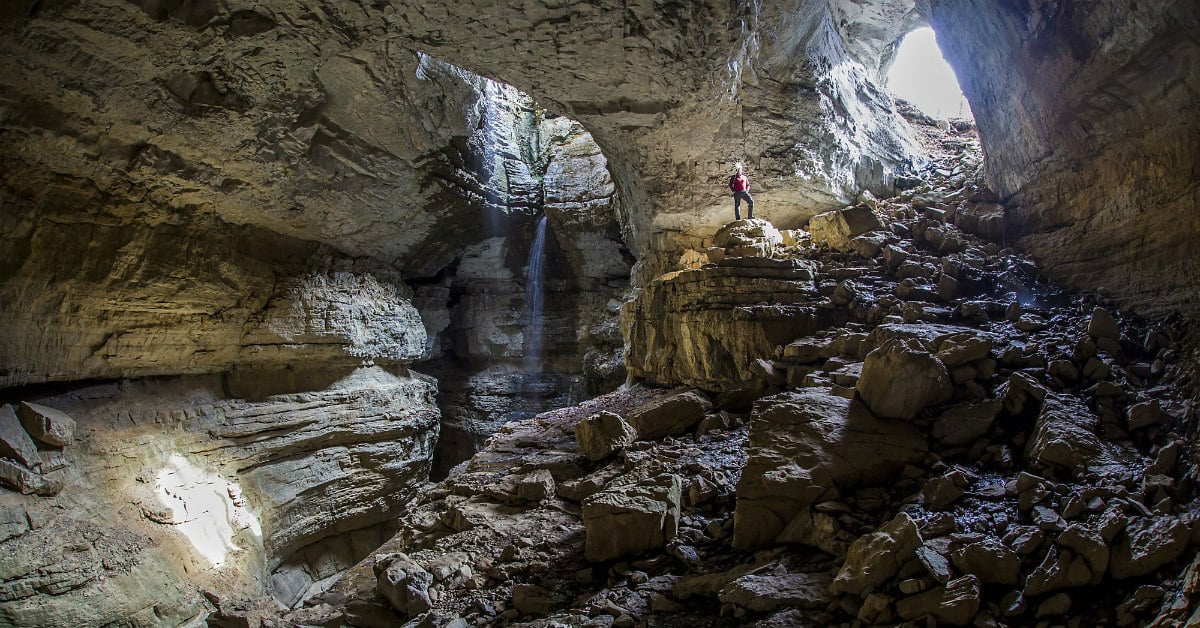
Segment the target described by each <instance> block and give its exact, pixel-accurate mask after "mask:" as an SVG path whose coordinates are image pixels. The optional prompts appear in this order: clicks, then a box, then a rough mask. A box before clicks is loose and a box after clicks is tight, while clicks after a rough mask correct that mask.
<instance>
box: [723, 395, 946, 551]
mask: <svg viewBox="0 0 1200 628" xmlns="http://www.w3.org/2000/svg"><path fill="white" fill-rule="evenodd" d="M927 450H928V447H927V445H926V442H925V439H924V437H923V436H921V434H920V432H919V431H917V429H916V428H915V427H913V426H912V425H911V424H909V423H907V422H905V421H895V420H891V419H880V418H877V417H876V416H874V415H872V414H871V413H870V411H868V410H867V408H866V406H864V405H863V404H862V403H860V402H858V401H852V400H850V399H846V398H844V397H838V396H836V395H833V394H832V393H831V392H830V391H829V390H828V389H818V388H809V389H804V390H800V391H794V392H786V393H781V394H778V395H774V396H771V397H766V398H764V399H761V400H760V401H759V402H758V403H757V404H756V405H755V408H754V411H753V413H752V414H751V417H750V440H749V443H748V446H747V453H748V456H749V458H748V460H747V462H746V466H745V468H744V470H743V472H742V479H741V481H740V482H739V483H738V485H737V505H736V507H735V509H734V539H733V542H734V545H735V546H736V547H739V548H744V549H749V548H757V547H763V546H766V545H769V544H772V543H774V542H776V537H778V536H779V535H780V533H782V532H783V531H784V529H785V528H786V527H787V526H788V524H789V523H790V522H791V521H792V520H793V519H794V518H795V517H797V516H799V515H801V514H802V513H805V512H806V510H807V508H808V507H809V506H810V505H812V504H815V503H817V502H818V501H821V500H822V499H824V498H825V497H826V496H828V495H831V494H835V493H836V492H837V491H851V490H853V489H854V488H855V487H859V486H870V485H880V484H885V483H889V482H892V481H894V479H895V477H896V474H898V473H899V472H900V471H901V470H902V469H903V468H904V467H905V466H906V465H908V464H910V463H912V462H914V461H918V460H920V459H921V458H922V457H924V455H925V453H926V451H927Z"/></svg>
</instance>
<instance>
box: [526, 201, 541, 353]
mask: <svg viewBox="0 0 1200 628" xmlns="http://www.w3.org/2000/svg"><path fill="white" fill-rule="evenodd" d="M527 268H528V270H527V271H526V275H525V306H526V307H527V308H528V309H529V323H528V324H527V325H526V327H525V362H524V367H525V369H524V370H525V373H527V374H529V373H537V372H539V371H541V368H542V331H543V327H544V326H545V322H546V321H545V317H544V316H543V313H542V311H543V309H544V307H545V303H546V293H545V282H546V217H545V216H542V219H541V220H539V221H538V225H537V233H536V235H534V238H533V246H531V247H529V263H528V265H527Z"/></svg>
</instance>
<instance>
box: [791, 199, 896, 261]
mask: <svg viewBox="0 0 1200 628" xmlns="http://www.w3.org/2000/svg"><path fill="white" fill-rule="evenodd" d="M882 228H883V224H882V223H881V222H879V216H877V215H875V211H874V210H873V209H871V206H870V205H866V204H862V205H855V206H853V207H847V208H845V209H834V210H831V211H827V212H823V213H820V214H817V215H816V216H813V217H812V218H811V219H809V221H808V231H809V233H811V234H812V240H813V242H815V243H817V244H824V245H825V246H828V247H829V248H831V249H834V250H835V251H850V250H853V248H854V242H853V239H854V237H855V236H859V235H862V234H864V233H867V232H868V231H875V230H876V229H882Z"/></svg>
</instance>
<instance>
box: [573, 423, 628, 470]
mask: <svg viewBox="0 0 1200 628" xmlns="http://www.w3.org/2000/svg"><path fill="white" fill-rule="evenodd" d="M637 436H638V433H637V430H635V429H634V428H633V426H632V425H630V424H629V423H627V422H626V421H625V419H623V418H621V416H620V415H618V414H613V413H612V412H599V413H597V414H593V415H592V416H590V417H588V418H586V419H584V420H582V421H580V422H579V424H578V425H576V426H575V442H576V443H577V444H578V445H579V452H580V453H582V454H583V455H584V457H586V458H587V459H588V460H592V461H596V460H603V459H604V458H607V457H608V456H609V455H611V454H612V453H613V452H615V451H618V450H620V449H621V448H623V447H625V446H626V445H628V444H629V443H632V442H633V441H635V440H637Z"/></svg>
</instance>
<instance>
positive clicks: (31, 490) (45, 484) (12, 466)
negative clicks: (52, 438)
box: [0, 458, 63, 496]
mask: <svg viewBox="0 0 1200 628" xmlns="http://www.w3.org/2000/svg"><path fill="white" fill-rule="evenodd" d="M0 485H4V486H7V487H9V488H11V489H13V490H15V491H19V492H21V493H22V494H25V495H45V496H49V495H57V494H59V493H60V492H61V491H62V489H63V483H62V480H60V479H58V478H54V477H47V476H44V475H42V474H40V473H36V472H34V471H30V470H29V469H28V468H26V467H25V465H22V464H21V463H19V462H14V461H12V460H6V459H4V458H0Z"/></svg>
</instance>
